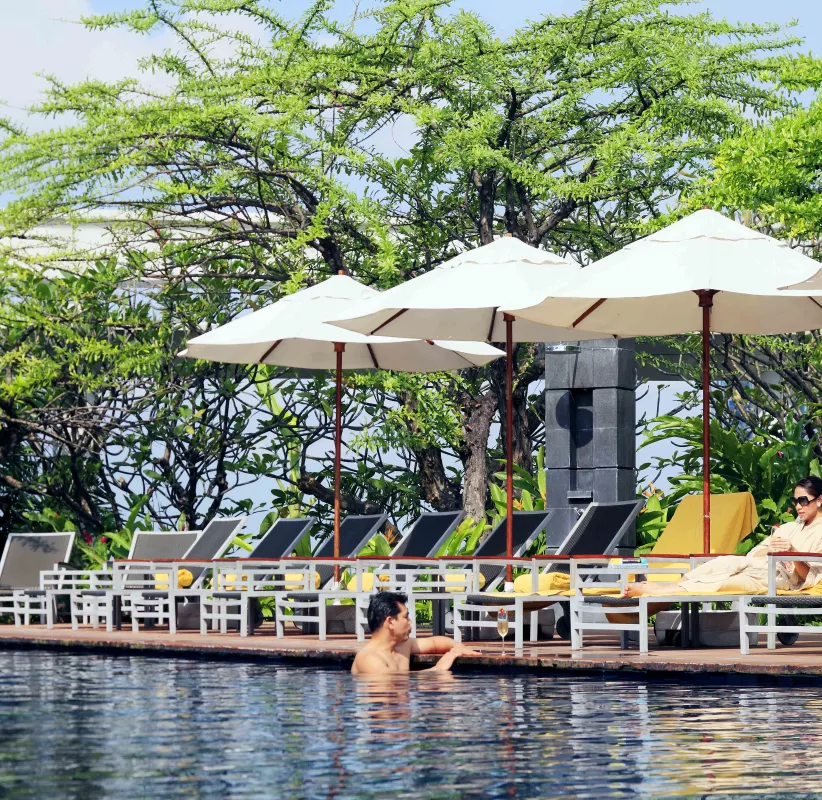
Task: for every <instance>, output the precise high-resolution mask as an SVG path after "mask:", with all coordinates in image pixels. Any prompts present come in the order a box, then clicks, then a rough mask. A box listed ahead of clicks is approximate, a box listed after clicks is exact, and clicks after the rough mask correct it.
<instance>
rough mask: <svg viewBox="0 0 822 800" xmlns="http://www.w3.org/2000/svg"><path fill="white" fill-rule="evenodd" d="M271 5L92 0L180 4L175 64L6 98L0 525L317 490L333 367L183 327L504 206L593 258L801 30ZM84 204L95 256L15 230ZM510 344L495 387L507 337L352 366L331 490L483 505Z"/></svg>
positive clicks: (674, 189)
mask: <svg viewBox="0 0 822 800" xmlns="http://www.w3.org/2000/svg"><path fill="white" fill-rule="evenodd" d="M672 6H674V7H676V6H683V7H682V8H678V9H677V8H674V9H673V11H679V12H682V13H673V11H672ZM277 8H279V7H275V6H274V5H273V4H271V3H267V2H263V0H151V2H148V3H147V4H146V6H145V7H144V8H142V9H140V10H137V11H131V12H125V13H118V14H108V15H103V16H97V17H93V18H90V19H88V20H86V24H87V25H88V26H89V27H91V28H93V29H99V30H103V31H104V30H106V29H109V28H112V27H118V26H119V27H125V28H128V29H130V30H132V31H133V32H135V33H136V34H150V33H152V32H155V31H158V30H167V31H170V32H171V33H172V34H173V36H174V37H175V45H174V46H173V47H172V48H170V49H168V50H166V51H163V52H157V53H156V54H155V55H153V56H152V57H151V58H149V59H147V60H146V61H145V62H144V63H143V65H142V67H143V69H144V70H145V71H147V72H152V73H156V74H160V75H162V76H163V82H164V83H163V85H164V86H165V87H166V88H165V89H154V90H149V89H148V88H146V87H145V86H144V85H142V84H141V81H140V76H135V77H134V78H132V79H128V80H123V81H119V82H111V83H106V82H102V81H86V82H82V83H79V84H66V83H64V82H62V81H60V79H59V76H57V77H55V78H52V79H51V81H50V85H49V89H48V91H47V93H46V95H45V96H44V97H43V99H42V100H41V101H40V102H39V103H38V104H37V105H36V106H35V108H34V109H33V111H34V113H35V114H38V115H41V116H44V117H47V118H52V119H53V120H54V126H53V127H52V128H50V129H48V130H36V131H32V132H29V131H25V130H18V129H17V128H15V127H14V126H12V125H10V124H7V125H6V133H5V136H4V137H3V139H2V142H1V143H0V191H2V192H7V193H14V194H15V197H14V199H12V200H11V201H9V202H8V203H7V205H6V207H5V208H4V209H3V211H2V215H0V224H2V228H3V234H4V235H5V236H6V237H9V241H11V242H12V243H13V244H14V247H13V248H12V249H13V252H10V253H9V258H8V260H7V262H6V263H5V265H4V267H3V278H4V280H3V285H4V295H3V305H2V310H0V313H2V317H3V320H4V322H3V324H4V333H5V334H6V335H5V336H4V341H3V344H2V351H1V352H0V359H2V363H3V366H5V367H6V372H7V374H8V375H10V376H11V377H10V378H9V379H8V380H7V381H6V384H5V385H4V386H3V387H2V388H1V389H0V399H2V403H3V404H4V405H3V406H2V409H3V416H2V417H0V448H2V467H0V481H2V486H3V489H2V492H3V494H2V498H1V501H2V503H3V515H4V517H3V524H4V526H9V525H12V524H16V523H17V521H18V520H19V516H20V514H21V513H24V512H26V511H31V509H33V508H37V507H40V506H42V504H44V503H45V502H46V501H48V502H49V503H51V504H52V505H57V506H59V508H60V509H61V510H66V511H67V512H68V513H70V514H71V515H72V516H73V517H75V518H76V519H77V520H78V521H80V522H81V523H82V524H83V525H85V526H90V527H91V528H92V529H94V530H104V529H106V528H107V527H109V526H112V525H113V526H115V527H116V526H118V525H119V524H120V523H121V522H122V518H123V515H124V514H126V515H127V513H128V511H127V510H128V509H130V508H131V507H133V505H134V504H135V503H139V502H143V501H144V499H145V498H148V499H147V500H145V502H146V503H147V509H148V510H149V513H150V514H151V516H152V518H153V519H155V520H156V521H157V523H158V524H165V523H168V522H169V521H176V520H178V519H179V517H180V516H183V517H185V519H186V520H189V521H194V522H199V520H200V519H202V518H208V517H209V516H211V515H213V514H214V513H216V511H217V510H218V509H220V508H223V509H224V510H225V509H226V508H227V507H230V505H231V501H230V498H236V497H237V496H238V490H239V489H241V487H242V485H243V484H244V483H247V482H248V481H251V480H256V479H259V478H261V477H262V476H266V477H268V478H271V479H274V480H275V481H276V484H275V488H274V489H273V492H274V496H273V499H274V501H275V502H276V503H277V504H278V505H281V506H286V505H289V504H293V503H295V502H296V503H303V504H304V505H309V504H310V505H311V509H312V512H313V513H320V514H324V513H325V512H326V511H327V501H328V499H329V497H330V482H329V477H330V464H329V457H328V445H329V434H330V387H329V385H328V384H327V382H325V381H323V380H322V379H321V378H317V379H304V378H302V377H299V376H297V377H295V376H293V375H285V376H284V375H283V374H282V373H280V372H278V371H274V372H273V373H272V372H271V371H268V370H256V369H244V368H235V367H228V366H223V365H206V364H202V363H194V364H190V363H187V362H183V361H181V360H179V359H176V358H175V357H174V354H175V353H176V351H177V350H178V349H179V348H180V347H181V346H182V343H183V342H184V340H185V339H186V338H188V337H189V336H191V335H192V334H195V333H197V332H200V331H201V330H203V329H207V328H209V327H210V326H213V325H216V324H221V323H223V322H225V321H227V320H229V319H231V318H233V317H235V316H236V315H237V314H238V313H240V312H241V310H242V309H244V308H247V307H259V306H260V305H261V304H263V303H266V302H271V301H275V300H276V299H278V298H280V297H282V296H284V295H286V294H288V293H290V292H292V291H294V290H295V289H297V288H299V287H301V286H303V285H306V284H309V283H313V282H316V281H319V280H321V279H323V278H324V277H327V276H328V275H331V274H335V273H337V272H338V271H345V272H347V273H349V274H351V275H353V276H354V277H356V278H358V279H360V280H363V281H365V282H367V283H369V284H374V285H377V286H382V287H385V286H390V285H392V284H395V283H397V282H399V281H402V280H405V279H407V278H409V277H411V276H413V275H415V274H417V273H419V272H420V271H424V270H427V269H431V268H433V267H435V266H436V265H437V264H439V263H441V262H442V261H444V260H446V259H447V258H449V257H450V256H452V255H454V254H455V252H456V251H457V249H458V248H461V247H474V246H477V245H480V244H484V243H487V242H489V241H491V240H492V238H493V237H494V236H495V235H500V234H501V233H503V232H508V233H511V234H513V235H515V236H517V237H519V238H521V239H523V240H524V241H526V242H528V243H529V244H532V245H534V246H538V247H545V248H550V249H554V250H556V251H558V252H561V253H563V254H570V255H572V256H573V257H575V258H577V259H578V260H580V261H581V262H585V261H587V260H589V259H592V258H598V257H600V256H601V255H604V254H606V253H608V252H611V251H613V250H615V249H617V248H619V247H620V246H622V245H623V244H624V243H626V242H628V241H630V240H631V239H632V238H633V237H635V236H636V232H637V223H638V221H642V220H649V219H650V220H653V219H655V218H657V217H658V216H660V215H661V214H662V213H663V212H665V211H666V210H667V209H668V208H669V206H670V205H671V204H672V203H673V202H675V201H676V199H677V198H678V196H679V195H680V193H682V192H683V191H684V190H686V189H687V188H688V187H689V186H690V185H691V184H693V183H694V182H695V181H697V180H699V179H700V178H706V177H708V175H709V174H710V172H711V169H712V167H711V159H712V158H713V157H714V156H715V155H716V154H717V152H718V150H719V148H720V145H721V143H722V142H723V141H724V140H726V139H728V138H729V137H731V136H733V135H735V134H738V133H741V132H744V131H746V130H747V129H748V125H749V123H748V122H747V121H746V120H747V119H748V118H749V117H750V116H754V117H761V116H763V115H768V114H781V113H783V112H787V111H789V110H790V109H791V108H792V101H791V100H790V97H789V92H790V90H792V89H793V88H794V86H793V84H792V83H791V81H790V80H788V77H789V68H788V67H787V66H785V67H783V68H782V71H781V72H780V71H779V70H775V69H774V67H773V60H772V57H773V56H775V55H777V54H779V53H780V52H781V51H782V50H783V49H784V48H785V46H786V45H789V44H791V43H792V42H793V41H794V40H792V39H791V38H789V37H785V36H784V35H783V34H781V33H780V31H779V30H778V29H777V28H776V27H775V26H756V25H744V24H738V25H732V24H729V23H727V22H724V21H721V20H716V19H713V18H712V17H711V16H710V15H709V14H706V13H701V14H691V15H688V14H687V13H685V12H687V11H688V8H687V3H684V2H682V3H679V2H675V3H670V2H662V0H589V1H588V2H587V3H586V4H585V5H584V6H583V7H582V8H581V9H580V10H579V11H578V12H576V13H573V14H569V15H555V16H552V15H547V16H544V17H542V18H540V19H538V20H537V21H535V22H527V23H524V24H523V25H522V26H521V27H520V28H519V29H518V30H517V32H516V33H515V34H514V35H512V36H510V37H508V38H501V37H498V36H497V35H496V34H495V33H494V31H493V30H492V29H491V28H490V26H489V25H487V24H486V23H485V22H484V21H483V20H482V19H481V18H480V17H479V16H477V15H476V14H471V13H467V12H463V11H459V12H454V11H452V10H451V9H450V7H449V3H448V2H446V0H402V2H397V1H395V0H388V1H387V2H382V3H380V4H378V5H377V7H376V9H375V10H374V11H372V12H369V13H368V14H366V15H364V16H361V17H360V18H358V19H356V20H352V21H351V22H350V23H341V22H339V21H338V20H337V19H336V18H335V16H334V8H333V3H332V2H330V1H329V0H318V1H317V2H314V3H312V4H311V5H310V7H309V9H308V10H307V11H306V12H305V14H304V15H303V16H301V17H299V18H297V19H289V18H288V17H286V16H285V15H283V14H281V13H279V12H278V11H277V10H276V9H277ZM797 69H798V67H797ZM786 76H788V77H786ZM403 130H404V131H406V132H409V131H410V133H407V134H406V135H405V137H403V135H402V134H399V138H400V139H401V143H397V142H396V135H397V132H398V131H403ZM100 209H108V210H112V209H113V210H115V212H116V213H117V214H118V215H119V218H120V219H121V220H125V221H121V222H119V223H117V224H115V225H113V233H112V240H111V243H110V245H109V247H108V248H107V252H106V253H105V258H101V257H100V254H99V253H95V254H94V257H93V258H92V256H90V255H89V254H87V253H83V252H80V251H79V250H78V248H77V247H69V246H66V245H65V243H64V242H63V243H60V242H54V241H46V242H41V241H37V240H36V239H35V240H33V239H32V237H36V236H37V235H38V231H41V230H42V228H38V226H42V225H43V224H44V223H46V222H48V221H50V220H53V219H55V218H59V219H61V220H63V221H67V222H68V223H75V222H80V221H81V220H83V219H86V218H87V217H88V216H89V215H93V214H95V213H98V212H99V210H100ZM32 241H34V244H35V245H36V246H35V247H33V248H30V249H29V245H30V244H31V243H32ZM21 243H22V245H21ZM43 244H46V245H48V246H49V248H50V249H49V251H48V252H49V256H48V264H47V266H48V267H49V272H48V273H44V272H43V268H44V267H43V261H44V256H43V249H42V246H41V245H43ZM89 261H91V262H92V263H84V262H89ZM649 279H650V278H649ZM128 286H131V287H140V290H139V291H136V290H133V291H129V290H127V289H125V288H123V287H128ZM35 288H36V291H35ZM78 291H79V292H82V293H83V295H82V302H81V303H80V305H79V306H77V307H75V310H74V311H73V312H72V313H69V312H68V311H67V309H69V308H70V307H71V306H70V303H71V302H72V298H71V294H72V292H78ZM37 293H42V294H43V295H46V296H48V297H47V299H48V302H50V303H51V310H50V311H49V312H48V316H47V317H43V316H42V315H41V312H40V311H38V309H39V308H40V307H41V306H42V305H43V303H42V302H41V300H40V299H39V295H38V294H37ZM48 302H47V303H46V306H48ZM515 355H516V360H517V365H516V385H515V398H514V405H513V408H511V409H508V408H506V407H505V404H504V402H503V401H502V398H503V391H502V387H503V373H502V367H501V365H492V366H491V367H489V368H487V369H484V370H469V371H467V372H465V373H463V374H460V375H459V376H456V377H454V378H453V379H448V380H445V379H442V378H441V377H438V378H436V379H434V380H431V379H428V378H426V377H408V376H403V377H400V376H390V375H386V374H377V375H373V376H350V377H348V378H347V381H346V387H347V391H348V398H347V404H346V410H345V417H346V418H345V421H346V424H347V426H348V429H349V430H350V431H351V432H352V435H351V439H350V441H349V444H350V445H351V446H350V449H349V452H350V455H349V456H348V458H347V460H346V462H345V472H344V478H343V488H344V506H345V508H346V509H348V510H362V509H366V508H371V507H374V506H378V507H381V508H390V509H391V510H392V511H393V512H394V513H395V514H397V515H398V516H401V515H403V514H413V513H415V510H416V509H418V508H419V506H420V503H422V504H425V505H428V506H430V507H434V508H439V509H448V508H455V507H460V506H463V507H465V508H466V509H467V510H468V511H469V513H470V514H471V515H472V516H473V517H474V518H476V519H479V518H480V517H482V516H483V515H484V512H485V510H486V509H487V508H491V507H492V506H493V503H492V496H491V494H490V490H489V487H490V486H491V485H492V484H493V482H494V480H495V479H494V472H495V471H496V469H497V468H498V459H499V457H500V455H501V448H500V446H499V442H498V441H496V440H495V438H494V437H493V436H492V430H493V429H494V428H493V426H494V422H504V420H505V415H507V414H509V413H510V414H512V415H513V417H514V425H515V435H516V452H515V457H516V462H517V464H518V465H519V467H520V470H522V471H524V472H525V473H529V472H531V471H532V469H533V463H534V458H533V452H534V450H535V442H537V443H538V441H539V438H540V436H541V413H542V399H541V396H540V393H539V391H538V382H539V380H540V378H541V375H542V372H543V359H542V353H541V350H540V348H539V347H538V346H536V345H520V346H519V347H517V349H516V354H515ZM95 376H96V378H95ZM272 380H274V381H276V382H275V383H271V381H272ZM282 381H284V382H282ZM272 387H273V388H272ZM55 409H56V410H55ZM55 415H56V416H55ZM500 429H504V426H503V425H501V426H500ZM489 438H490V439H491V443H490V444H491V446H490V448H489ZM388 450H390V451H391V453H392V455H390V456H389V455H388V454H387V453H388ZM240 493H241V492H240ZM314 500H318V501H320V502H319V504H316V503H313V501H314Z"/></svg>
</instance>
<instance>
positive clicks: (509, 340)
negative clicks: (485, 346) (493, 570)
mask: <svg viewBox="0 0 822 800" xmlns="http://www.w3.org/2000/svg"><path fill="white" fill-rule="evenodd" d="M503 319H504V320H505V403H506V413H505V513H506V515H507V516H506V518H505V555H506V557H507V558H513V556H514V342H513V338H514V330H513V326H514V317H512V316H511V315H510V314H503ZM513 580H514V568H513V566H512V565H511V564H508V566H507V567H506V568H505V581H506V583H511V582H512V581H513Z"/></svg>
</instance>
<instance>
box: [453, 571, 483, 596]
mask: <svg viewBox="0 0 822 800" xmlns="http://www.w3.org/2000/svg"><path fill="white" fill-rule="evenodd" d="M445 583H453V584H454V586H447V587H446V589H445V591H446V592H464V591H466V587H465V579H464V578H463V576H462V574H461V573H456V574H454V575H448V574H447V573H446V575H445ZM479 588H480V591H482V590H483V589H484V588H485V575H483V574H482V573H481V572H480V574H479Z"/></svg>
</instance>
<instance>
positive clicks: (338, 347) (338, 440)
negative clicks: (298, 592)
mask: <svg viewBox="0 0 822 800" xmlns="http://www.w3.org/2000/svg"><path fill="white" fill-rule="evenodd" d="M334 352H335V353H336V354H337V374H336V384H337V386H336V389H337V391H336V397H335V401H334V559H335V560H337V559H339V557H340V471H341V460H342V360H343V353H344V352H345V343H344V342H334ZM339 582H340V565H339V563H337V564H334V583H335V584H336V583H339Z"/></svg>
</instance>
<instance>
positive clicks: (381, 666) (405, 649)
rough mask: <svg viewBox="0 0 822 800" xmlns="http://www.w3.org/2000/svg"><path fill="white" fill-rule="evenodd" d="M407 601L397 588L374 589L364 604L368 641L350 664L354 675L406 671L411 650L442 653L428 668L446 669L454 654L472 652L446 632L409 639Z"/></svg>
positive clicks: (441, 670)
mask: <svg viewBox="0 0 822 800" xmlns="http://www.w3.org/2000/svg"><path fill="white" fill-rule="evenodd" d="M407 602H408V597H407V596H406V595H404V594H400V593H399V592H377V594H375V595H373V596H372V597H371V602H370V603H369V604H368V626H369V627H370V628H371V641H369V642H368V644H366V645H365V647H363V649H362V650H360V652H359V653H357V657H356V658H355V659H354V664H353V665H352V667H351V672H353V673H354V675H387V674H390V673H393V672H408V671H409V668H410V662H411V654H412V653H444V655H443V657H442V658H441V659H440V660H439V661H438V662H437V663H436V664H435V665H434V666H433V667H431V670H432V671H434V672H448V670H450V669H451V665H452V664H453V663H454V661H456V659H457V656H462V655H472V654H474V652H475V651H474V650H470V649H469V648H467V647H463V646H462V645H461V644H457V643H456V642H455V641H454V640H453V639H449V638H448V637H447V636H428V637H426V638H425V639H412V638H411V621H410V619H409V618H408V607H407V606H406V603H407Z"/></svg>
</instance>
